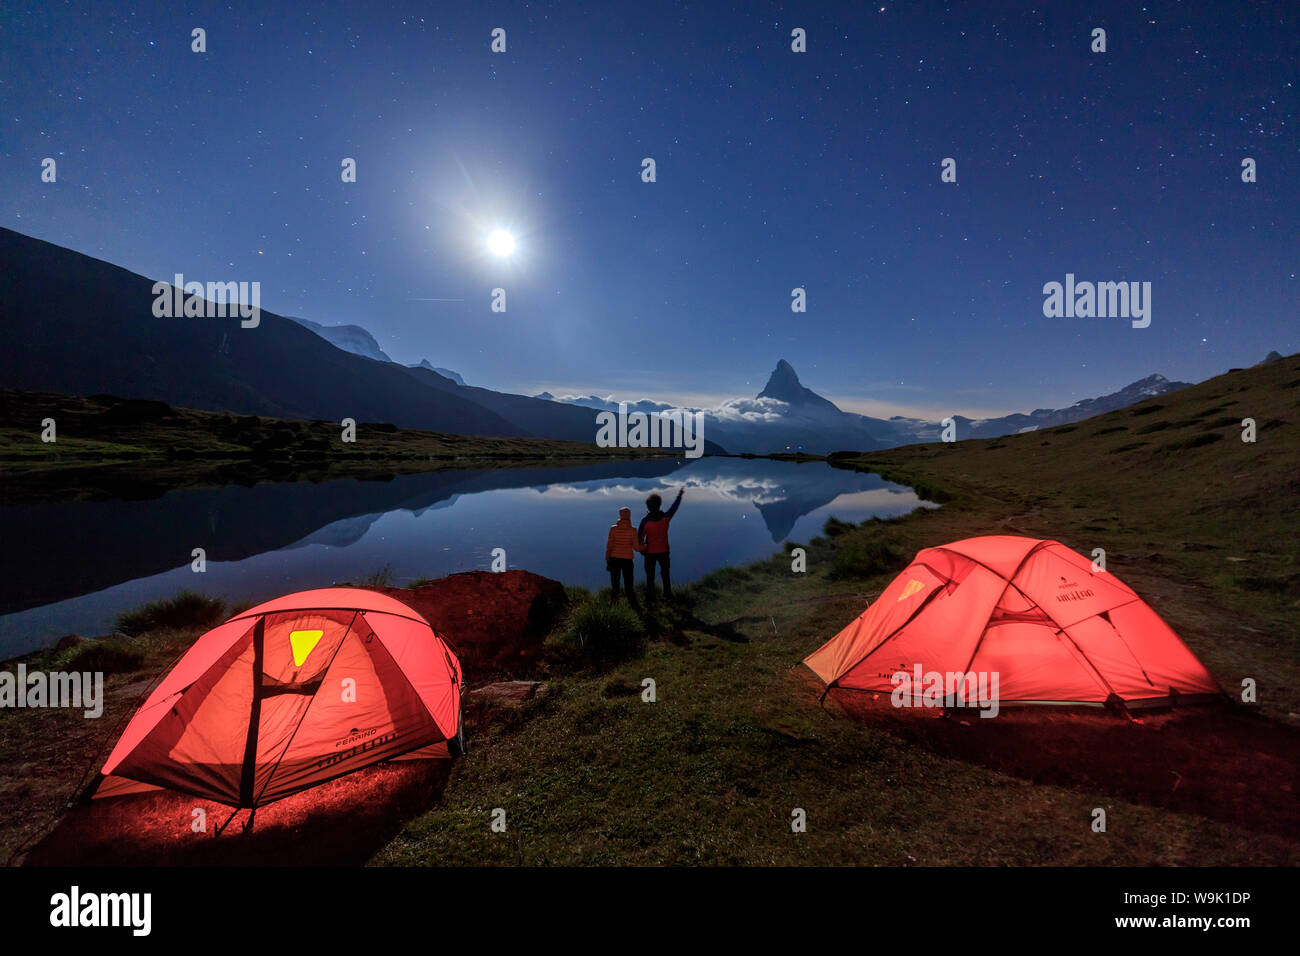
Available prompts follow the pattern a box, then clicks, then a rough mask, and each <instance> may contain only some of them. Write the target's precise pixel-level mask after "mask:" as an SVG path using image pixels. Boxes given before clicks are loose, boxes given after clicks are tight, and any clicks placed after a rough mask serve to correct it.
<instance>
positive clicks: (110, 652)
mask: <svg viewBox="0 0 1300 956" xmlns="http://www.w3.org/2000/svg"><path fill="white" fill-rule="evenodd" d="M143 666H144V652H143V651H141V650H140V649H139V648H136V647H132V646H131V645H130V644H128V643H127V642H126V641H122V640H112V639H109V640H104V641H87V642H86V643H85V644H83V645H81V646H80V647H78V648H77V650H76V653H74V654H73V655H72V657H71V658H69V660H68V663H67V666H66V668H65V669H66V670H70V671H88V672H91V673H94V672H96V671H98V672H99V673H101V674H129V673H131V672H133V671H138V670H139V669H140V668H141V667H143Z"/></svg>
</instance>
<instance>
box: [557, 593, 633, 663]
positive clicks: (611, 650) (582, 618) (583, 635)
mask: <svg viewBox="0 0 1300 956" xmlns="http://www.w3.org/2000/svg"><path fill="white" fill-rule="evenodd" d="M561 640H562V642H563V643H564V644H566V645H568V647H569V648H570V649H571V650H573V651H574V652H576V653H577V655H578V656H579V657H580V658H581V659H582V660H583V661H585V662H587V663H612V662H615V661H622V660H627V659H628V658H630V657H635V656H636V655H637V654H639V653H641V651H642V649H643V648H644V646H645V625H644V624H642V623H641V619H640V618H639V617H637V614H636V612H635V611H633V610H632V608H630V607H629V606H628V605H627V604H625V603H623V602H622V601H620V602H618V603H611V602H610V601H609V600H607V599H606V598H603V597H600V598H592V599H590V600H588V601H584V602H582V603H580V604H575V605H574V606H573V607H572V609H571V610H570V611H569V614H568V616H567V617H566V618H565V620H564V626H563V630H562V632H561Z"/></svg>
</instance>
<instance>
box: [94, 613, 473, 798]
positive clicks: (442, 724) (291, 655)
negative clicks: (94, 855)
mask: <svg viewBox="0 0 1300 956" xmlns="http://www.w3.org/2000/svg"><path fill="white" fill-rule="evenodd" d="M460 698H461V670H460V662H459V661H458V660H457V659H456V656H455V654H453V653H452V651H451V648H450V647H449V646H448V645H447V643H446V642H445V641H444V640H443V639H442V638H441V637H439V636H438V635H437V634H436V633H434V630H433V628H431V627H430V626H429V622H428V621H426V620H425V619H424V618H423V617H421V616H420V615H419V614H417V613H416V612H415V611H413V610H411V608H409V607H407V606H406V605H405V604H403V603H401V602H400V601H397V600H394V599H393V598H391V597H387V596H385V595H383V594H379V593H376V592H374V591H368V590H363V589H360V588H325V589H322V590H317V591H301V592H299V593H297V594H289V595H286V596H284V597H281V598H276V599H275V600H273V601H268V602H267V603H265V604H260V605H258V606H257V607H255V608H252V609H250V610H247V611H244V612H243V613H241V614H238V615H236V616H235V617H232V618H231V619H230V620H228V621H226V622H225V623H224V624H221V625H219V626H217V627H215V628H213V629H212V630H210V631H208V632H207V633H206V634H204V635H203V636H202V637H200V638H199V639H198V640H197V641H196V642H195V643H194V646H193V647H191V648H190V649H189V650H188V651H186V652H185V654H184V656H183V657H181V658H180V660H178V661H177V662H176V664H175V666H173V667H172V669H171V670H170V671H169V672H168V673H167V675H166V677H164V678H163V680H162V682H161V683H160V684H159V685H158V687H157V688H156V689H155V690H154V691H153V693H152V694H151V695H150V696H149V699H148V700H146V701H145V703H144V704H143V706H141V707H140V709H139V710H138V711H136V713H135V715H134V716H133V717H132V718H131V722H130V723H129V724H127V727H126V729H125V730H124V731H123V732H122V736H121V738H120V739H119V740H118V742H117V746H115V747H114V748H113V752H112V753H111V754H109V757H108V760H107V761H106V762H105V764H104V767H103V769H102V770H101V772H100V774H99V776H98V777H97V778H96V780H95V781H94V782H93V783H92V784H91V786H90V787H89V788H88V790H87V792H86V794H85V796H86V797H90V796H95V797H107V796H116V795H119V794H124V793H134V792H137V791H141V790H152V789H157V788H165V789H168V790H178V791H181V792H183V793H189V794H193V795H195V796H197V797H203V798H206V799H209V800H215V801H218V802H220V803H224V804H226V805H228V806H232V807H237V808H238V807H258V806H261V805H263V804H267V803H272V802H274V801H276V800H279V799H281V798H282V797H287V796H289V795H290V794H292V793H297V792H298V791H300V790H305V789H307V788H308V787H313V786H316V785H317V784H319V783H323V782H325V781H326V780H331V779H333V778H334V777H338V776H342V775H343V774H346V773H351V772H352V771H354V770H358V769H360V768H362V767H366V766H369V765H370V764H374V763H377V762H379V761H381V760H389V759H393V758H396V757H439V756H441V757H455V756H459V755H460V753H462V752H463V749H464V737H463V733H462V728H461V723H460V718H461V714H460V703H461V700H460Z"/></svg>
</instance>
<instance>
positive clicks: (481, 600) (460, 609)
mask: <svg viewBox="0 0 1300 956" xmlns="http://www.w3.org/2000/svg"><path fill="white" fill-rule="evenodd" d="M375 590H377V591H380V592H381V593H383V594H387V595H389V596H390V597H394V598H396V599H397V600H399V601H401V602H402V603H404V604H407V605H409V606H410V607H412V608H414V609H415V610H416V611H418V612H419V613H420V614H421V615H423V616H424V619H425V620H426V621H428V622H429V623H430V624H431V625H433V629H434V630H435V631H437V632H438V633H439V634H441V635H442V636H443V637H444V638H445V639H446V640H447V641H449V642H450V643H451V645H452V647H453V648H455V650H456V655H457V656H458V657H459V658H460V663H461V667H462V668H463V669H464V671H465V677H466V679H467V680H469V681H473V680H475V679H481V678H484V677H488V676H497V675H502V676H509V677H526V676H528V675H530V674H532V673H533V671H534V669H535V668H536V666H537V663H538V661H539V660H540V658H541V656H542V642H543V641H545V640H546V636H547V635H548V634H550V633H551V630H552V629H553V628H554V627H555V625H556V624H557V623H558V622H559V620H560V618H561V617H562V616H563V614H564V612H565V609H566V607H567V605H568V597H567V595H566V594H565V593H564V585H562V584H561V583H560V582H559V581H553V580H551V579H550V578H544V577H542V576H541V575H540V574H533V573H532V572H531V571H501V572H491V571H466V572H464V573H461V574H452V575H449V576H448V577H445V578H438V579H437V580H434V581H429V582H426V583H424V584H421V585H420V586H419V587H416V588H390V587H379V588H375Z"/></svg>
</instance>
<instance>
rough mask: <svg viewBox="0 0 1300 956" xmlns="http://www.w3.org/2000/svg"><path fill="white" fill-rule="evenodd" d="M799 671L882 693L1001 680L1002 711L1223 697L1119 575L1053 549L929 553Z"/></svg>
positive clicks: (965, 547)
mask: <svg viewBox="0 0 1300 956" xmlns="http://www.w3.org/2000/svg"><path fill="white" fill-rule="evenodd" d="M804 663H805V664H807V665H808V667H810V668H811V669H812V671H813V672H814V673H815V674H816V675H817V676H818V677H820V678H821V679H822V680H823V681H824V682H825V683H826V687H827V691H828V692H829V691H830V690H832V689H834V688H846V689H852V690H863V691H873V692H880V693H884V694H889V693H890V692H891V691H893V690H894V688H895V687H896V686H898V683H901V682H896V680H895V677H894V675H896V674H898V673H900V672H901V673H905V674H909V675H914V674H916V673H917V671H916V668H917V666H918V665H919V666H920V669H921V673H926V674H928V673H939V674H947V673H958V674H961V673H965V674H978V673H984V674H993V673H996V674H998V676H999V689H998V696H999V700H1000V702H1001V703H1002V704H1031V703H1032V704H1093V705H1101V704H1110V705H1112V706H1116V705H1117V706H1121V707H1128V706H1133V705H1140V704H1154V703H1159V702H1166V703H1167V702H1170V701H1171V700H1172V699H1174V698H1182V697H1195V696H1197V695H1221V694H1222V691H1221V690H1220V689H1219V687H1218V685H1217V684H1216V683H1215V681H1214V678H1213V677H1211V676H1210V673H1209V671H1207V670H1206V669H1205V667H1204V666H1203V665H1202V664H1201V662H1200V661H1199V660H1197V659H1196V656H1195V655H1194V654H1192V652H1191V651H1190V650H1188V649H1187V646H1186V645H1185V644H1183V642H1182V640H1180V639H1179V637H1178V635H1177V634H1175V633H1174V632H1173V631H1172V630H1171V629H1170V627H1169V625H1167V624H1166V623H1165V622H1164V621H1162V620H1161V619H1160V617H1159V615H1157V614H1156V612H1155V611H1153V610H1151V608H1150V607H1149V606H1148V605H1147V603H1146V602H1145V601H1143V600H1142V599H1141V598H1140V597H1138V595H1137V594H1136V593H1135V592H1134V591H1133V590H1132V589H1131V588H1129V587H1128V586H1127V585H1125V584H1124V583H1123V582H1122V581H1120V580H1119V579H1118V578H1116V577H1115V576H1114V575H1112V574H1110V573H1108V572H1106V571H1094V570H1093V565H1092V562H1091V561H1089V560H1088V559H1087V558H1085V557H1083V556H1081V555H1079V554H1076V553H1075V552H1074V551H1071V550H1070V549H1069V548H1067V547H1065V546H1064V545H1063V544H1060V543H1059V542H1056V541H1040V540H1036V539H1033V538H1022V537H1012V536H1005V535H1001V536H992V537H983V538H967V539H966V540H964V541H956V542H954V543H952V544H946V545H942V546H940V547H936V548H926V549H925V550H924V551H921V552H920V553H918V554H917V556H916V557H915V558H914V559H913V561H912V563H911V564H910V565H909V566H908V567H907V569H906V570H905V571H904V572H903V573H902V574H900V575H899V576H898V577H897V578H895V579H894V581H893V583H892V584H890V585H889V587H888V588H886V589H885V591H884V592H883V593H882V594H881V595H880V597H879V598H877V599H876V602H875V603H874V604H872V605H871V606H870V607H869V608H867V610H866V611H864V612H863V613H862V614H861V616H859V617H858V618H857V620H855V621H854V622H853V623H852V624H850V625H849V626H848V627H846V628H844V630H842V631H840V633H838V634H836V635H835V636H834V637H833V638H831V639H830V640H829V641H827V642H826V643H825V644H823V645H822V646H821V647H820V648H818V649H817V650H816V651H814V652H813V653H812V654H810V655H809V656H808V657H807V658H806V659H805V660H804Z"/></svg>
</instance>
